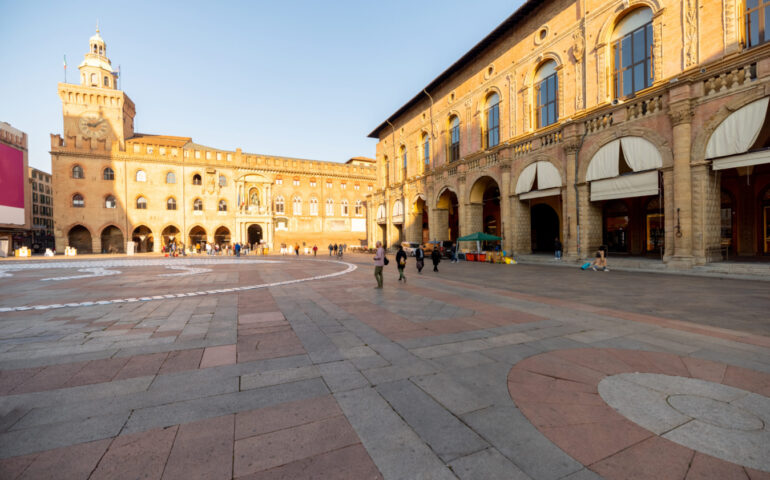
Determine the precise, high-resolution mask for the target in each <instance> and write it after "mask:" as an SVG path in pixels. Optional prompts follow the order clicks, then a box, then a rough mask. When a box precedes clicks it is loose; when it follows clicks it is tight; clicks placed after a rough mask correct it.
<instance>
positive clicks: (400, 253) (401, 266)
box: [396, 245, 406, 283]
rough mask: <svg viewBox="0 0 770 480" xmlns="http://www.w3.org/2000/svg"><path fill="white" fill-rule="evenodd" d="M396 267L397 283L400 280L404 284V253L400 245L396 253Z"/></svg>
mask: <svg viewBox="0 0 770 480" xmlns="http://www.w3.org/2000/svg"><path fill="white" fill-rule="evenodd" d="M396 265H398V281H399V282H400V281H401V280H403V281H404V283H406V276H404V269H405V268H406V252H405V251H404V247H403V246H402V245H399V246H398V253H396Z"/></svg>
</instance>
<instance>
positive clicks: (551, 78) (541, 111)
mask: <svg viewBox="0 0 770 480" xmlns="http://www.w3.org/2000/svg"><path fill="white" fill-rule="evenodd" d="M558 92H559V77H558V75H557V73H556V62H554V61H553V60H549V61H547V62H545V63H544V64H542V65H540V68H538V69H537V73H536V74H535V102H536V107H535V108H536V110H535V112H536V115H537V120H536V122H537V123H536V124H537V128H543V127H547V126H548V125H551V124H554V123H556V120H558V119H559V108H558V98H557V97H558Z"/></svg>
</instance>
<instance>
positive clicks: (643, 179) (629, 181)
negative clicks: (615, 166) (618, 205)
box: [591, 171, 659, 202]
mask: <svg viewBox="0 0 770 480" xmlns="http://www.w3.org/2000/svg"><path fill="white" fill-rule="evenodd" d="M658 193H659V190H658V172H657V171H652V172H642V173H633V174H630V175H622V176H620V177H615V178H608V179H606V180H597V181H594V182H591V201H592V202H597V201H600V200H614V199H616V198H630V197H645V196H647V195H657V194H658Z"/></svg>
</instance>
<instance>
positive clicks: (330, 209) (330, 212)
mask: <svg viewBox="0 0 770 480" xmlns="http://www.w3.org/2000/svg"><path fill="white" fill-rule="evenodd" d="M326 216H327V217H333V216H334V200H332V199H331V198H329V199H327V200H326Z"/></svg>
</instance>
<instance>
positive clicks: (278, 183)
mask: <svg viewBox="0 0 770 480" xmlns="http://www.w3.org/2000/svg"><path fill="white" fill-rule="evenodd" d="M275 184H276V185H283V179H282V178H276V179H275Z"/></svg>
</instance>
